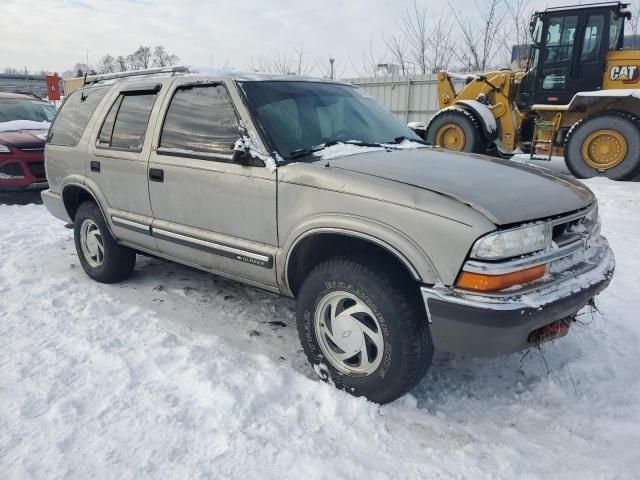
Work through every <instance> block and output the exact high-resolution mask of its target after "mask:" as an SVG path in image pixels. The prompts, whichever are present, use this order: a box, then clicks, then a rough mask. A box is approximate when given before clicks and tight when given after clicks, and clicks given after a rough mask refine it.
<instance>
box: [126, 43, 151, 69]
mask: <svg viewBox="0 0 640 480" xmlns="http://www.w3.org/2000/svg"><path fill="white" fill-rule="evenodd" d="M127 64H128V66H129V67H130V69H131V70H143V69H146V68H149V67H150V66H151V48H150V47H145V46H142V45H140V46H139V47H138V49H137V50H136V51H135V52H133V53H130V54H129V55H127Z"/></svg>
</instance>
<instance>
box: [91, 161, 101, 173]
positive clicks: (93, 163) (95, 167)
mask: <svg viewBox="0 0 640 480" xmlns="http://www.w3.org/2000/svg"><path fill="white" fill-rule="evenodd" d="M91 171H92V172H100V162H97V161H95V160H92V161H91Z"/></svg>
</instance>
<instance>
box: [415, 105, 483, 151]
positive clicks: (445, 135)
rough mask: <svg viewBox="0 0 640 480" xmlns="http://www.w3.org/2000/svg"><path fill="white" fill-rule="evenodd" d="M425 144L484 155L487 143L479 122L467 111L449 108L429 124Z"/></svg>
mask: <svg viewBox="0 0 640 480" xmlns="http://www.w3.org/2000/svg"><path fill="white" fill-rule="evenodd" d="M426 139H427V143H430V144H431V145H435V146H436V147H441V148H446V149H447V150H454V151H458V152H469V153H485V152H486V151H487V141H486V139H485V137H484V134H483V132H482V126H481V125H480V121H479V120H478V119H477V118H476V116H475V115H474V114H472V113H471V112H468V111H467V110H462V109H460V108H454V107H450V108H447V109H444V110H441V111H440V112H438V113H436V115H435V116H434V117H433V118H432V119H431V121H430V122H429V126H428V127H427V135H426Z"/></svg>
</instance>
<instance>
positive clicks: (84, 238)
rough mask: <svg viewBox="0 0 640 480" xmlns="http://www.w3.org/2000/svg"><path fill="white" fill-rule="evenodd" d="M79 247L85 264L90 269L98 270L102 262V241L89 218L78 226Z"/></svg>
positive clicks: (95, 226)
mask: <svg viewBox="0 0 640 480" xmlns="http://www.w3.org/2000/svg"><path fill="white" fill-rule="evenodd" d="M80 246H81V247H82V254H83V255H84V258H85V260H86V261H87V263H88V264H89V265H90V266H91V267H92V268H99V267H100V266H101V265H102V262H103V261H104V241H103V239H102V234H101V233H100V229H99V228H98V225H96V223H95V222H94V221H93V220H91V219H90V218H86V219H84V221H83V222H82V225H80Z"/></svg>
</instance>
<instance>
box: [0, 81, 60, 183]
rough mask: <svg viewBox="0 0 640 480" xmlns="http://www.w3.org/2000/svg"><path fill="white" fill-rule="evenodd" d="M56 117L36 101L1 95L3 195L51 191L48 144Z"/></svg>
mask: <svg viewBox="0 0 640 480" xmlns="http://www.w3.org/2000/svg"><path fill="white" fill-rule="evenodd" d="M55 114H56V109H55V108H54V107H53V106H52V105H51V104H49V103H47V102H45V101H42V100H40V99H38V98H36V97H33V96H30V95H25V94H20V93H2V92H0V191H2V190H35V189H41V188H47V178H46V175H45V171H44V144H45V142H46V139H47V132H48V130H49V125H50V123H51V121H53V117H54V116H55Z"/></svg>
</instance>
